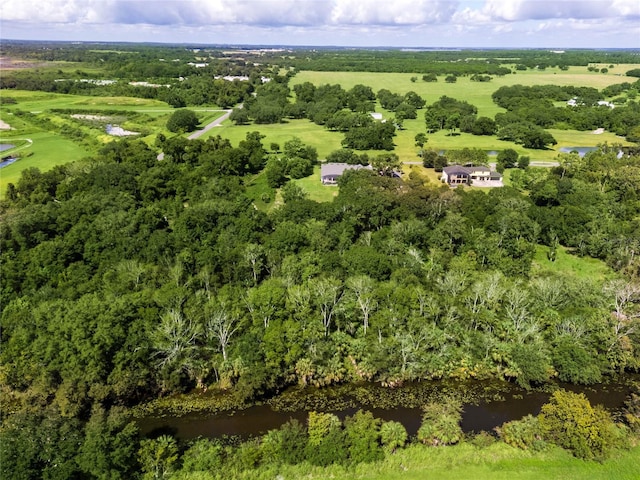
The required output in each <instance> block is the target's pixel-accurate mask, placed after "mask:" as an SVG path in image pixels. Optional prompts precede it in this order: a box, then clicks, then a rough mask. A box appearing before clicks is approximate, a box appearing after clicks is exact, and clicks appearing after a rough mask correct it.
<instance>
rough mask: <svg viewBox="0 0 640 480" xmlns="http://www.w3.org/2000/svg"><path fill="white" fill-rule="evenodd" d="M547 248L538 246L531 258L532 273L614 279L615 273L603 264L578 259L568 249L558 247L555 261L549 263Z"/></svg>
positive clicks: (593, 260) (597, 261)
mask: <svg viewBox="0 0 640 480" xmlns="http://www.w3.org/2000/svg"><path fill="white" fill-rule="evenodd" d="M548 251H549V248H548V247H546V246H542V245H538V246H537V247H536V253H535V256H534V258H533V266H532V272H533V273H534V274H536V273H537V274H544V273H545V272H551V273H562V274H563V275H571V276H574V277H577V278H581V279H592V280H607V279H611V278H614V277H615V273H614V271H613V270H611V269H610V268H609V267H608V266H607V265H606V264H605V263H604V262H602V261H600V260H598V259H595V258H591V257H579V256H577V255H573V254H571V253H569V251H568V249H567V248H565V247H562V246H559V247H558V250H557V254H556V261H555V262H551V261H550V260H549V259H548V258H547V252H548Z"/></svg>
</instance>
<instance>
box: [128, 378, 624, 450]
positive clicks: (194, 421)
mask: <svg viewBox="0 0 640 480" xmlns="http://www.w3.org/2000/svg"><path fill="white" fill-rule="evenodd" d="M561 386H562V388H565V389H567V390H572V391H575V392H578V393H584V394H585V395H586V396H587V398H589V400H590V401H591V403H592V404H594V405H595V404H600V405H603V406H604V407H605V408H607V409H608V410H610V411H612V412H614V413H616V412H619V411H620V410H621V409H622V408H623V406H624V402H625V400H626V398H627V396H628V395H629V392H630V389H629V387H628V386H627V385H626V384H624V385H623V384H610V385H597V386H592V387H584V386H575V385H561ZM501 395H502V396H503V398H504V399H503V400H494V401H492V400H485V401H480V402H478V403H467V404H465V405H464V406H463V414H462V423H461V427H462V430H463V431H464V432H467V433H468V432H480V431H489V432H490V431H492V430H493V429H494V428H495V427H497V426H500V425H502V424H503V423H505V422H508V421H512V420H519V419H521V418H522V417H524V416H526V415H528V414H532V415H537V414H538V413H540V409H541V408H542V405H544V404H545V403H546V402H547V401H548V400H549V396H550V394H549V393H544V392H527V391H525V390H522V389H519V388H517V387H515V386H513V387H511V388H509V391H508V392H507V393H504V392H502V393H501ZM359 408H361V409H363V410H369V411H371V412H372V413H373V415H374V416H375V417H377V418H381V419H383V420H385V421H389V420H394V421H397V422H400V423H402V424H403V425H404V427H405V428H406V429H407V432H408V433H409V435H415V434H416V433H417V432H418V429H419V428H420V424H421V422H422V411H421V409H419V408H409V407H395V408H372V407H371V406H370V405H360V406H358V407H353V408H346V409H342V410H328V411H331V412H332V413H335V414H336V415H337V416H338V417H340V418H341V419H344V418H345V417H346V416H349V415H353V414H354V413H355V412H356V411H357V410H358V409H359ZM289 419H297V420H299V421H300V422H301V423H303V424H304V423H305V422H306V419H307V411H306V410H303V409H300V410H297V411H294V412H282V411H274V410H273V409H272V408H271V407H270V406H269V405H259V406H254V407H250V408H247V409H245V410H240V411H237V412H235V413H232V414H229V413H220V414H193V415H187V416H183V417H171V416H166V417H148V418H142V419H139V420H138V426H139V427H140V431H141V433H142V434H143V435H148V436H156V435H160V434H171V435H174V436H175V437H176V438H179V439H183V440H189V439H193V438H197V437H201V436H202V437H209V438H213V437H220V436H223V435H238V436H240V437H242V438H249V437H251V436H256V435H262V434H264V433H266V432H267V431H269V430H273V429H277V428H279V427H280V426H281V425H282V424H283V423H285V422H287V421H288V420H289Z"/></svg>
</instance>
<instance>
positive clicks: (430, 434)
mask: <svg viewBox="0 0 640 480" xmlns="http://www.w3.org/2000/svg"><path fill="white" fill-rule="evenodd" d="M461 421H462V405H461V404H460V402H459V401H457V400H454V399H452V398H448V399H443V400H442V401H441V402H438V403H435V402H432V403H429V404H427V405H426V406H425V407H424V408H423V414H422V425H421V426H420V429H419V430H418V440H419V441H420V442H422V443H425V444H427V445H432V446H439V445H453V444H455V443H458V442H459V441H460V440H462V436H463V434H462V428H461V427H460V422H461Z"/></svg>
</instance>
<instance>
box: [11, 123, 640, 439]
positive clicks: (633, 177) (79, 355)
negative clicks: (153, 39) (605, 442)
mask: <svg viewBox="0 0 640 480" xmlns="http://www.w3.org/2000/svg"><path fill="white" fill-rule="evenodd" d="M247 137H248V138H247V140H245V141H244V142H242V144H241V145H240V146H238V147H233V146H231V145H230V144H229V143H228V142H226V141H224V140H222V139H220V138H219V137H213V138H211V139H210V140H207V141H206V142H204V141H199V140H193V141H184V142H183V143H182V145H174V150H173V151H172V153H171V155H169V156H167V161H165V162H163V163H162V164H158V163H157V161H156V152H154V151H152V150H150V149H149V148H148V147H147V146H146V145H145V144H143V143H142V142H140V141H135V140H123V141H119V142H114V143H111V144H109V145H108V146H107V147H105V149H104V150H103V151H102V152H101V154H100V155H98V156H96V157H95V158H92V159H89V160H87V161H86V162H84V163H83V164H81V165H67V166H63V167H57V168H55V169H53V170H51V171H48V172H39V171H37V170H35V169H31V170H26V171H25V172H24V174H23V176H22V178H21V180H20V181H19V183H18V184H17V185H16V186H15V188H13V189H11V193H10V195H9V198H8V199H7V200H6V201H4V202H3V204H2V208H3V213H2V216H3V222H2V227H1V228H2V249H1V250H2V265H3V275H2V304H3V307H4V308H3V315H2V327H3V328H2V341H3V348H2V352H1V358H2V372H3V373H2V375H3V383H4V385H5V389H7V388H9V389H10V390H9V391H8V392H10V395H9V396H10V398H11V399H12V400H11V401H10V402H9V404H10V405H13V406H12V407H11V408H18V406H19V404H20V403H21V402H27V403H29V404H32V405H45V404H48V405H50V406H49V407H48V408H49V409H53V410H55V411H57V412H58V414H57V415H59V416H60V418H61V419H60V418H59V419H58V420H55V418H58V417H56V416H54V417H53V420H50V421H58V422H62V423H63V424H64V425H71V424H67V423H66V422H67V420H64V419H66V418H76V419H78V420H77V421H80V419H82V418H85V419H89V418H91V419H93V418H94V417H95V416H96V415H98V418H102V420H101V422H102V423H100V428H108V426H109V421H108V419H107V417H105V415H106V414H105V413H104V412H103V413H100V411H101V410H100V409H101V408H108V409H109V408H110V409H112V410H114V411H117V407H118V406H127V405H131V404H132V403H135V402H138V401H141V400H144V399H149V398H153V397H155V396H157V395H163V394H167V393H170V392H180V391H187V390H190V389H193V388H204V386H205V385H212V384H214V385H217V386H218V387H219V388H231V387H233V388H232V391H233V393H234V395H235V396H236V397H237V398H238V399H240V400H241V401H250V400H252V399H256V398H260V397H262V396H264V395H269V394H271V393H273V392H276V391H278V390H279V389H282V388H283V387H285V386H287V385H292V384H300V385H316V386H322V385H330V384H334V383H340V382H350V381H360V380H372V381H378V382H383V383H385V384H389V385H394V384H400V383H402V382H403V381H407V380H414V379H434V378H469V377H473V378H483V377H485V378H486V377H499V378H505V379H508V380H509V379H510V380H513V381H515V382H517V383H518V384H520V385H523V386H526V387H529V386H531V385H540V384H543V383H545V382H548V381H549V380H551V379H553V378H559V379H561V380H563V381H569V382H574V383H586V384H588V383H594V382H599V381H601V380H602V379H603V377H604V376H607V375H609V374H611V373H614V372H622V371H625V370H628V371H637V369H638V366H639V362H640V352H639V351H638V348H637V345H638V343H639V340H640V339H638V338H637V336H638V334H639V331H638V329H637V322H638V318H639V317H638V315H637V314H638V312H637V304H636V303H635V301H637V295H638V287H637V282H638V279H639V278H640V262H639V259H638V256H637V251H638V247H639V243H638V242H639V239H640V224H639V223H638V212H639V209H640V198H638V189H637V185H638V182H639V181H640V179H639V178H638V175H639V172H640V162H639V160H638V158H637V157H634V156H624V157H622V158H618V156H617V151H616V150H614V149H608V148H602V149H601V150H599V151H597V152H594V153H591V154H589V155H587V156H586V157H585V158H584V159H581V158H580V157H579V156H578V155H577V154H567V155H566V156H565V157H564V158H563V161H562V165H561V166H560V167H558V168H555V169H552V170H551V171H549V172H548V173H547V174H545V175H542V176H541V175H538V174H536V175H533V174H529V173H527V171H524V172H523V174H522V176H523V178H522V179H521V185H523V186H524V187H523V188H524V189H525V191H520V190H518V189H516V188H503V189H497V190H492V191H491V192H489V193H488V194H487V193H485V192H481V191H465V190H456V191H451V190H449V189H448V188H447V187H442V186H437V185H433V184H429V183H426V184H425V183H424V182H423V181H422V180H421V179H420V178H416V177H410V178H407V179H405V180H400V179H396V178H391V177H386V176H379V175H378V174H376V173H373V172H370V171H354V172H349V173H348V174H346V175H344V176H343V178H342V179H341V180H340V189H339V193H338V196H337V197H336V198H335V200H334V201H333V202H332V203H322V204H320V203H316V202H313V201H310V200H308V199H306V198H305V195H304V192H302V191H300V190H299V188H298V189H296V188H295V186H294V185H293V184H292V185H289V186H288V188H285V193H284V198H285V204H284V205H283V206H282V207H280V208H278V209H276V210H275V211H274V213H273V214H265V213H263V212H261V211H259V210H256V209H255V208H254V207H253V205H252V202H251V201H250V200H249V199H248V198H247V197H246V196H245V192H244V187H243V177H244V176H245V175H247V174H248V173H247V172H251V171H256V170H257V169H260V168H261V167H262V165H264V161H265V156H266V154H265V150H264V148H263V147H262V145H261V143H260V136H259V134H257V133H256V134H251V135H248V136H247ZM194 151H195V152H197V154H191V155H190V154H189V152H192V153H193V152H194ZM232 160H233V161H235V162H237V167H236V168H231V167H229V166H228V165H230V164H228V162H230V161H232ZM239 172H240V173H239ZM539 244H543V245H546V246H545V247H539V246H538V245H539ZM562 247H570V248H572V249H573V250H574V251H575V254H577V255H589V256H592V257H595V258H601V259H603V260H605V261H606V262H607V263H609V265H611V267H612V268H614V269H615V270H616V271H618V272H619V273H620V277H619V279H613V280H611V281H607V282H605V283H602V282H601V281H600V280H597V279H589V278H583V279H578V278H575V277H572V276H569V275H562V274H555V275H552V274H548V273H546V274H544V275H540V274H537V273H536V271H535V270H532V259H533V256H534V252H535V250H536V248H546V249H547V252H548V255H549V256H550V257H552V256H553V255H554V254H555V252H556V251H557V249H558V248H562ZM96 409H98V410H96ZM40 415H43V413H40ZM19 418H20V417H14V421H18V420H16V419H19ZM23 421H24V422H33V421H34V420H33V419H26V418H24V419H23ZM43 421H44V420H43ZM95 421H96V422H97V421H98V420H95ZM89 425H90V424H89ZM25 428H26V427H25ZM65 428H66V427H65ZM68 428H73V426H68ZM96 428H97V427H96ZM114 428H115V427H114ZM292 428H293V427H292ZM296 428H297V427H296ZM122 432H125V433H126V430H123V431H122ZM122 432H121V434H125V433H122Z"/></svg>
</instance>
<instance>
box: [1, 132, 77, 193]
mask: <svg viewBox="0 0 640 480" xmlns="http://www.w3.org/2000/svg"><path fill="white" fill-rule="evenodd" d="M28 138H29V139H31V140H32V141H33V144H32V145H31V146H29V147H27V148H24V149H23V150H22V151H21V152H20V153H21V154H22V155H23V158H22V159H21V160H18V161H17V162H15V163H12V164H11V165H8V166H6V167H4V168H2V169H0V198H3V197H4V195H5V192H6V189H7V184H8V183H14V184H15V183H16V182H17V181H18V180H19V179H20V174H21V172H22V171H23V170H25V169H26V168H29V167H36V168H39V169H40V170H42V171H44V170H49V169H50V168H52V167H54V166H56V165H62V164H65V163H69V162H74V161H76V160H80V159H81V158H83V157H85V156H87V154H88V152H87V151H86V150H84V149H83V148H82V147H80V146H78V145H76V144H75V143H73V142H72V141H70V140H66V139H65V138H62V137H61V136H59V135H56V134H54V133H51V132H37V133H32V134H30V135H29V137H28ZM14 141H15V139H12V137H0V143H13V142H14ZM11 152H12V150H8V151H6V152H3V156H4V155H8V154H10V153H11ZM27 155H28V156H27Z"/></svg>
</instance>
